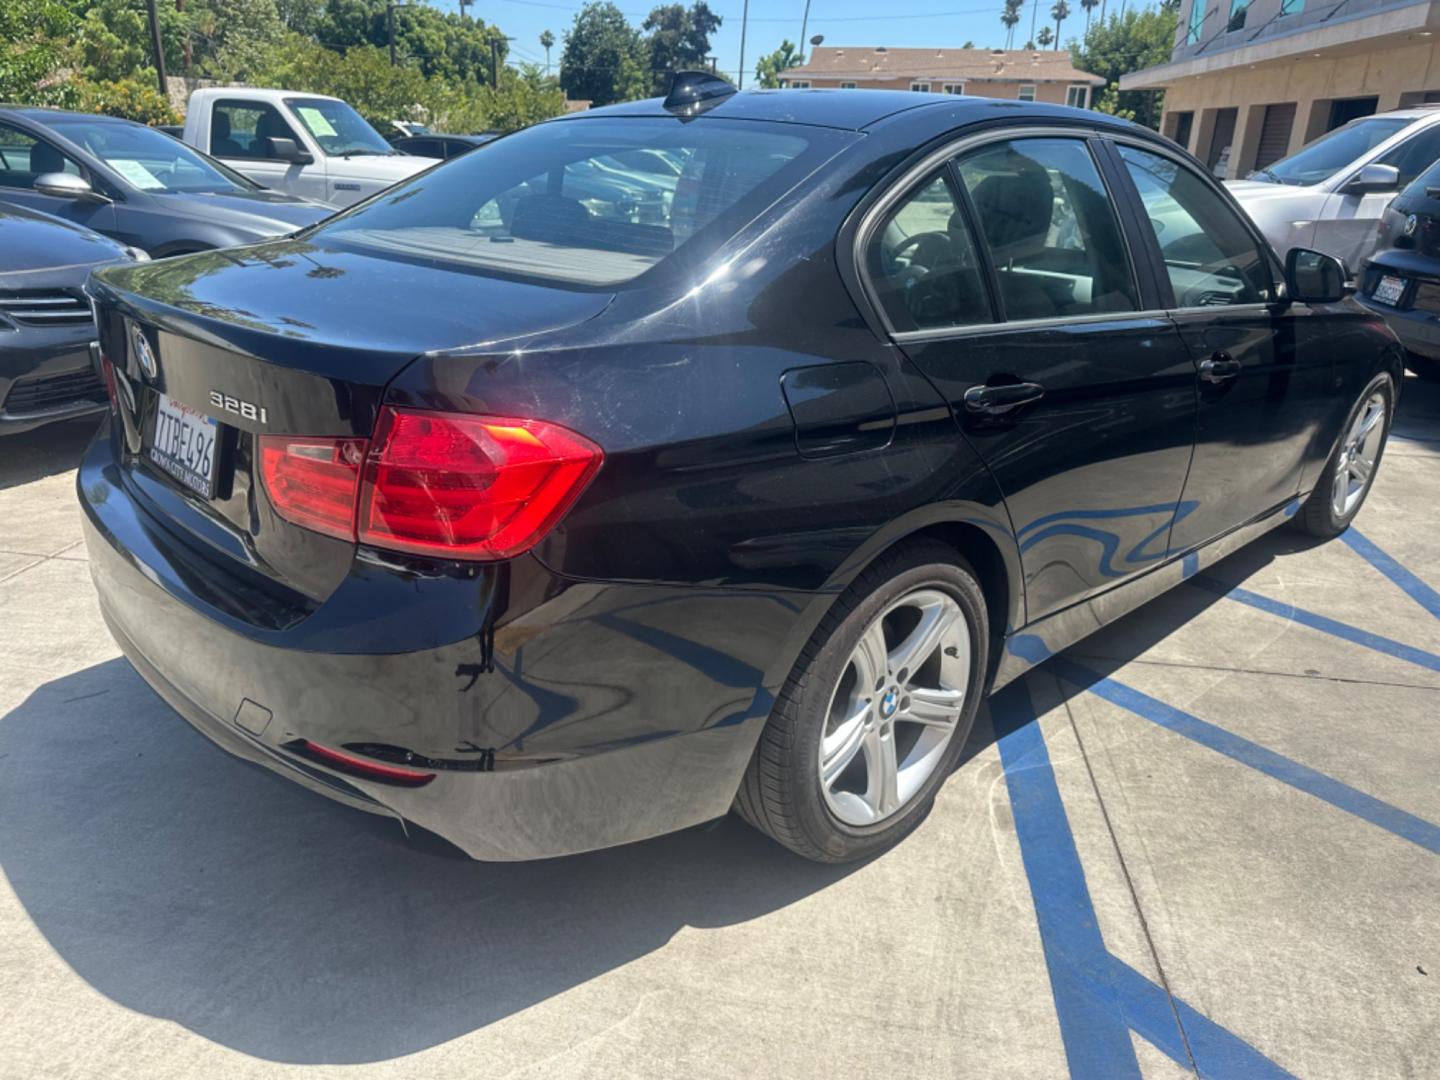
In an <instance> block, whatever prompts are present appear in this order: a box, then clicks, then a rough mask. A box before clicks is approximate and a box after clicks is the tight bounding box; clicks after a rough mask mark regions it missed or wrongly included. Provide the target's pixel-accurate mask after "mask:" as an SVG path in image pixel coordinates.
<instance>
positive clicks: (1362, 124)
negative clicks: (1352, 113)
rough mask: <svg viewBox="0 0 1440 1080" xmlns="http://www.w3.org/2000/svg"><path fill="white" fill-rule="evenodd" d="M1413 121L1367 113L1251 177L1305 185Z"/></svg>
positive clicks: (1328, 174)
mask: <svg viewBox="0 0 1440 1080" xmlns="http://www.w3.org/2000/svg"><path fill="white" fill-rule="evenodd" d="M1414 122H1415V121H1414V120H1413V119H1410V118H1407V117H1403V116H1367V117H1365V118H1364V119H1361V120H1352V121H1350V123H1348V124H1346V125H1345V126H1344V127H1340V128H1336V129H1335V130H1334V131H1332V132H1330V133H1329V134H1328V135H1322V136H1321V137H1320V138H1318V139H1316V140H1315V141H1314V142H1312V143H1311V144H1310V145H1309V146H1307V147H1305V149H1303V150H1301V151H1300V152H1299V153H1295V154H1291V155H1290V156H1289V157H1287V158H1281V159H1280V160H1279V161H1277V162H1275V164H1274V165H1271V166H1268V167H1267V168H1264V169H1258V170H1256V171H1255V172H1253V173H1251V174H1250V176H1249V179H1251V180H1267V181H1269V182H1271V183H1275V184H1296V185H1309V184H1319V183H1322V182H1323V181H1325V180H1328V179H1330V177H1332V176H1334V175H1335V174H1336V173H1337V172H1339V171H1340V170H1341V169H1343V168H1345V167H1346V166H1348V165H1350V164H1351V163H1353V162H1354V161H1355V159H1356V158H1358V157H1363V156H1364V155H1365V154H1367V153H1369V152H1370V151H1371V150H1373V149H1375V147H1377V146H1379V145H1380V144H1381V143H1382V142H1384V141H1385V140H1386V139H1388V138H1390V136H1391V135H1394V134H1395V133H1396V132H1398V131H1400V130H1401V129H1403V128H1406V127H1409V126H1410V125H1411V124H1413V123H1414Z"/></svg>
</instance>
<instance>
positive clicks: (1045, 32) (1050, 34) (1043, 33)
mask: <svg viewBox="0 0 1440 1080" xmlns="http://www.w3.org/2000/svg"><path fill="white" fill-rule="evenodd" d="M1054 40H1055V32H1054V31H1053V30H1051V29H1050V28H1049V27H1048V26H1042V27H1040V33H1039V34H1038V35H1037V36H1036V38H1035V42H1034V44H1032V45H1031V46H1030V47H1031V48H1032V49H1033V48H1034V47H1035V45H1039V46H1040V48H1042V49H1045V48H1049V46H1050V43H1051V42H1052V41H1054Z"/></svg>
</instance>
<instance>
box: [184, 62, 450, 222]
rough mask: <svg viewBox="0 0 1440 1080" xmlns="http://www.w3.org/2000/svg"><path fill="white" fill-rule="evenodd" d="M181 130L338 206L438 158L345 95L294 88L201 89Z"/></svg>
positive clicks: (220, 154)
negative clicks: (398, 137)
mask: <svg viewBox="0 0 1440 1080" xmlns="http://www.w3.org/2000/svg"><path fill="white" fill-rule="evenodd" d="M182 138H183V139H184V140H185V142H187V143H189V144H190V145H191V146H193V147H195V148H196V149H198V150H203V151H205V152H206V153H207V154H209V155H210V156H211V157H217V158H219V159H220V160H221V161H223V162H224V163H225V164H226V165H229V166H230V167H231V168H232V169H235V170H237V171H238V172H242V173H244V174H245V175H246V176H248V177H250V179H252V180H254V181H255V182H256V183H257V184H261V185H263V186H265V187H267V188H273V189H274V190H276V191H285V192H289V193H290V194H291V195H300V196H302V197H304V198H307V199H315V200H317V201H319V202H324V203H329V204H330V205H332V206H349V205H350V204H351V203H354V202H359V201H360V200H361V199H363V198H365V197H366V196H367V195H372V194H374V193H375V192H377V191H380V190H382V189H383V188H387V187H389V186H390V185H391V184H394V183H396V182H397V181H400V180H403V179H405V178H406V177H407V176H411V175H413V174H414V173H417V172H419V171H420V170H421V169H426V168H429V167H430V166H431V165H434V164H435V162H434V161H432V160H430V159H429V158H422V157H414V156H411V155H410V154H404V153H401V152H400V151H399V150H396V149H394V148H393V147H391V146H390V144H389V143H387V142H386V141H385V140H384V139H383V138H381V137H380V133H379V132H377V131H376V130H375V129H374V128H373V127H371V126H370V125H369V124H368V123H366V121H365V118H364V117H362V116H361V115H360V114H359V113H357V112H356V111H355V110H354V109H353V108H351V107H350V106H349V105H348V104H346V103H345V102H343V101H341V100H340V99H339V98H332V97H325V96H323V95H321V94H302V93H295V92H292V91H288V90H254V89H251V88H249V87H230V86H227V87H208V88H206V89H203V90H196V91H195V92H194V93H193V94H191V95H190V104H189V107H188V109H187V111H186V113H185V131H184V134H183V136H182Z"/></svg>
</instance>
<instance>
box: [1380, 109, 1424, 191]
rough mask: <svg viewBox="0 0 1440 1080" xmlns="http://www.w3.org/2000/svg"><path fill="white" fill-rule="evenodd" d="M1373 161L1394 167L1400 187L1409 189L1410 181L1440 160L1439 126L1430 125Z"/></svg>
mask: <svg viewBox="0 0 1440 1080" xmlns="http://www.w3.org/2000/svg"><path fill="white" fill-rule="evenodd" d="M1375 160H1376V162H1377V163H1379V164H1381V165H1394V166H1395V168H1396V170H1397V171H1398V172H1399V173H1400V187H1402V188H1403V187H1409V186H1410V182H1411V181H1412V180H1414V179H1415V178H1416V177H1417V176H1419V175H1420V174H1421V173H1422V172H1424V171H1425V170H1426V169H1428V168H1429V167H1430V166H1431V165H1434V164H1435V162H1436V161H1437V160H1440V124H1431V125H1430V126H1429V127H1427V128H1424V129H1423V130H1421V131H1419V132H1417V133H1416V134H1415V135H1414V136H1412V137H1411V138H1409V139H1406V140H1405V141H1404V142H1403V143H1401V144H1400V145H1399V146H1397V147H1394V148H1393V149H1391V150H1387V151H1386V152H1385V153H1383V154H1381V155H1380V156H1379V157H1378V158H1376V159H1375Z"/></svg>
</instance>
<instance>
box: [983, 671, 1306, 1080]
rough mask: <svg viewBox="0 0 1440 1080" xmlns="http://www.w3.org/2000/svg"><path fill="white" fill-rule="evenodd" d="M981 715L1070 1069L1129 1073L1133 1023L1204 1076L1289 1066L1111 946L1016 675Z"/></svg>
mask: <svg viewBox="0 0 1440 1080" xmlns="http://www.w3.org/2000/svg"><path fill="white" fill-rule="evenodd" d="M990 715H991V718H992V720H993V722H994V726H995V735H996V742H997V744H998V746H999V749H1000V760H1001V762H1002V764H1003V766H1004V770H1005V782H1006V786H1007V787H1008V789H1009V792H1010V804H1011V808H1012V811H1013V814H1014V819H1015V834H1016V837H1017V839H1018V840H1019V842H1020V856H1021V861H1022V863H1023V865H1024V867H1025V875H1026V877H1027V879H1028V880H1029V884H1030V894H1031V897H1032V899H1033V900H1034V904H1035V914H1036V920H1037V922H1038V924H1039V928H1040V941H1041V947H1042V950H1043V952H1044V956H1045V966H1046V969H1047V972H1048V973H1049V976H1050V986H1051V990H1052V992H1053V994H1054V996H1055V1013H1056V1017H1057V1019H1058V1021H1059V1024H1060V1036H1061V1040H1062V1042H1063V1043H1064V1046H1065V1057H1066V1061H1067V1063H1068V1064H1069V1067H1070V1075H1071V1076H1072V1077H1077V1078H1080V1080H1089V1078H1103V1080H1111V1078H1115V1080H1121V1078H1125V1077H1138V1076H1139V1075H1140V1065H1139V1061H1138V1060H1137V1059H1136V1057H1135V1048H1134V1045H1133V1043H1132V1042H1131V1039H1130V1032H1131V1031H1132V1030H1133V1031H1135V1032H1136V1033H1137V1034H1139V1035H1140V1036H1141V1037H1142V1038H1144V1039H1145V1040H1146V1041H1147V1042H1149V1043H1151V1044H1152V1045H1154V1046H1155V1047H1156V1048H1157V1049H1159V1050H1160V1051H1161V1052H1162V1053H1164V1054H1166V1055H1167V1056H1168V1057H1170V1058H1171V1059H1172V1060H1174V1061H1175V1062H1176V1063H1178V1064H1179V1065H1181V1066H1182V1067H1184V1068H1187V1069H1194V1070H1195V1071H1196V1072H1197V1073H1198V1074H1199V1075H1200V1076H1203V1077H1214V1078H1217V1080H1218V1078H1223V1077H1246V1078H1251V1077H1253V1078H1258V1080H1269V1078H1281V1077H1288V1076H1290V1074H1289V1073H1287V1072H1286V1071H1285V1070H1284V1069H1282V1068H1280V1066H1278V1065H1276V1064H1275V1063H1274V1062H1273V1061H1271V1060H1270V1059H1269V1058H1267V1057H1265V1056H1264V1055H1263V1054H1261V1053H1260V1052H1259V1051H1258V1050H1256V1049H1255V1048H1254V1047H1252V1046H1250V1045H1249V1044H1248V1043H1246V1042H1245V1041H1244V1040H1243V1039H1241V1038H1239V1037H1238V1036H1236V1035H1234V1034H1233V1033H1231V1032H1229V1031H1227V1030H1226V1029H1225V1028H1223V1027H1221V1026H1220V1025H1218V1024H1216V1023H1214V1022H1213V1021H1211V1020H1210V1019H1208V1018H1207V1017H1205V1016H1203V1015H1202V1014H1200V1013H1199V1012H1197V1011H1196V1010H1195V1009H1193V1008H1191V1007H1190V1006H1189V1005H1187V1004H1186V1003H1185V1002H1183V1001H1181V1000H1180V999H1178V998H1176V997H1174V996H1173V995H1172V994H1170V993H1168V992H1167V991H1166V990H1165V989H1164V988H1162V987H1160V986H1157V985H1156V984H1155V983H1154V982H1152V981H1151V980H1150V979H1147V978H1146V977H1145V976H1143V975H1141V974H1140V973H1139V972H1137V971H1135V970H1134V969H1133V968H1131V967H1130V966H1129V965H1127V964H1125V963H1124V962H1123V961H1121V960H1119V959H1118V958H1116V957H1115V956H1113V955H1112V954H1111V953H1110V951H1109V949H1107V948H1106V946H1105V942H1104V940H1103V938H1102V937H1101V934H1100V927H1099V923H1098V921H1097V919H1096V916H1095V906H1094V904H1093V902H1092V901H1091V898H1090V889H1089V886H1088V885H1087V884H1086V881H1085V871H1084V867H1083V866H1082V865H1081V863H1080V856H1079V853H1078V851H1077V850H1076V848H1075V838H1074V834H1073V833H1072V832H1071V830H1070V822H1069V818H1068V817H1067V815H1066V813H1065V806H1064V803H1063V802H1062V801H1061V799H1060V790H1059V787H1058V786H1057V785H1056V783H1055V772H1054V769H1053V768H1052V767H1051V764H1050V754H1049V751H1048V749H1047V748H1046V746H1045V737H1044V734H1043V733H1042V732H1041V730H1040V723H1039V721H1038V720H1037V719H1036V716H1035V710H1034V706H1033V705H1032V704H1031V702H1030V696H1029V691H1028V690H1027V689H1026V686H1025V684H1024V682H1023V681H1022V682H1017V683H1013V684H1011V685H1010V686H1008V687H1006V688H1005V689H1004V690H1002V691H1000V692H999V693H998V694H996V695H995V696H994V697H992V698H991V699H990Z"/></svg>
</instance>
